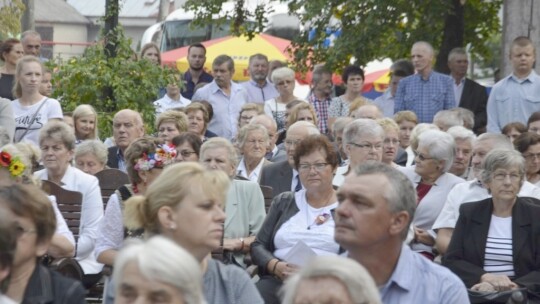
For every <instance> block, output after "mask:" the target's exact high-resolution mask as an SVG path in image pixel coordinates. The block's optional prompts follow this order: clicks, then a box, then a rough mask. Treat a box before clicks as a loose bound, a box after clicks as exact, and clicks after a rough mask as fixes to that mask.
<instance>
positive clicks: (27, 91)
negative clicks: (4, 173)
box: [12, 56, 63, 146]
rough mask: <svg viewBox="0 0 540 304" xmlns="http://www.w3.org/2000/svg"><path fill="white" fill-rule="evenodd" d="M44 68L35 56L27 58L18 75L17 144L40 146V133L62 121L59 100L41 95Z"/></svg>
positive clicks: (18, 67) (15, 137) (18, 69)
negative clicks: (48, 125) (53, 121)
mask: <svg viewBox="0 0 540 304" xmlns="http://www.w3.org/2000/svg"><path fill="white" fill-rule="evenodd" d="M43 71H44V69H43V65H42V64H41V62H40V61H39V58H37V57H35V56H24V57H23V58H21V59H20V60H19V61H18V63H17V68H16V72H15V85H14V94H15V96H16V97H17V99H15V100H14V101H13V104H12V105H13V114H14V116H15V136H14V138H13V141H14V142H19V141H21V140H25V141H29V142H31V143H33V144H35V145H36V146H38V145H39V143H38V133H39V130H40V129H41V128H42V127H43V126H44V125H45V124H46V123H47V122H48V121H50V120H62V118H63V115H62V109H61V107H60V103H59V102H58V100H56V99H52V98H48V97H46V96H43V95H41V94H40V93H39V86H40V84H41V79H42V77H43Z"/></svg>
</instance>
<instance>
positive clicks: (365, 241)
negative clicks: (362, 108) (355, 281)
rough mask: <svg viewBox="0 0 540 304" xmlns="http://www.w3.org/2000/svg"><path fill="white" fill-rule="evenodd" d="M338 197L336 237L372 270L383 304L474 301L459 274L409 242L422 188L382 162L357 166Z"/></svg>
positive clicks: (350, 256) (348, 176) (359, 260)
mask: <svg viewBox="0 0 540 304" xmlns="http://www.w3.org/2000/svg"><path fill="white" fill-rule="evenodd" d="M337 198H338V202H339V206H338V207H337V208H336V211H335V216H334V220H335V224H336V227H335V231H334V238H335V240H336V242H337V243H338V244H340V245H341V247H343V248H344V249H345V250H347V252H348V256H349V258H351V259H353V260H355V261H357V262H358V263H360V264H362V266H364V267H365V268H366V269H367V270H368V272H369V273H370V274H371V276H372V277H373V279H374V280H375V284H376V285H377V286H379V291H380V295H381V299H382V302H383V303H438V304H445V303H448V304H454V303H469V298H468V295H467V289H466V287H465V285H464V284H463V282H462V281H461V280H460V279H459V278H458V277H457V276H456V275H455V274H453V273H452V272H451V271H450V270H449V269H447V268H445V267H442V266H440V265H437V264H435V263H433V262H431V261H429V260H428V259H426V258H424V257H422V256H421V255H419V254H417V253H414V252H413V251H412V250H411V249H410V248H409V246H408V245H406V244H404V242H403V241H404V240H405V238H406V235H407V232H408V230H409V226H410V224H411V221H412V219H413V217H414V213H415V209H416V191H415V189H414V187H413V185H412V184H411V183H410V182H409V180H408V179H407V177H406V176H405V175H404V174H403V173H401V172H399V171H398V170H396V169H394V168H392V167H390V166H388V165H385V164H382V163H377V162H370V163H366V164H363V165H361V166H359V167H355V168H354V169H353V170H352V172H351V173H350V174H348V175H347V177H346V178H345V181H344V183H343V185H342V186H341V187H340V188H339V190H338V191H337Z"/></svg>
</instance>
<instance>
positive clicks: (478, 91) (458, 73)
mask: <svg viewBox="0 0 540 304" xmlns="http://www.w3.org/2000/svg"><path fill="white" fill-rule="evenodd" d="M448 68H450V76H451V77H452V80H453V81H452V82H453V84H452V85H453V87H454V98H455V101H456V107H461V108H464V109H468V110H470V111H471V112H473V113H474V122H475V124H474V127H473V130H474V132H475V133H477V134H479V133H483V132H484V131H485V129H486V124H487V113H486V105H487V101H488V95H487V91H486V88H485V87H484V86H482V85H480V84H478V83H477V82H476V81H474V80H472V79H469V78H467V70H468V68H469V59H468V56H467V52H466V51H465V50H464V49H463V48H455V49H452V50H451V51H450V53H449V54H448Z"/></svg>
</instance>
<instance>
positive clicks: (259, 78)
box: [240, 53, 279, 104]
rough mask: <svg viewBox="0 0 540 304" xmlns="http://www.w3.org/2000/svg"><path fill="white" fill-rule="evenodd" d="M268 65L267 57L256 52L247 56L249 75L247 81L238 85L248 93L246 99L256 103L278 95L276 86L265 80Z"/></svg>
mask: <svg viewBox="0 0 540 304" xmlns="http://www.w3.org/2000/svg"><path fill="white" fill-rule="evenodd" d="M268 71H269V66H268V57H266V55H264V54H261V53H257V54H255V55H251V56H250V57H249V77H250V78H251V79H250V80H248V81H245V82H242V83H241V84H240V85H242V86H243V87H244V89H246V91H247V93H248V101H249V102H254V103H258V104H264V102H265V101H267V100H269V99H272V98H276V97H278V95H279V93H278V91H277V90H276V87H275V86H274V85H273V84H271V83H269V82H268V81H267V76H268Z"/></svg>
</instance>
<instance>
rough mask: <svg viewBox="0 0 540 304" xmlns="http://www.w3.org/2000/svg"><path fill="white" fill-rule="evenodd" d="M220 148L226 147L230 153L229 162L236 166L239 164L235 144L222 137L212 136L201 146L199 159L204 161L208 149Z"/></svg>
mask: <svg viewBox="0 0 540 304" xmlns="http://www.w3.org/2000/svg"><path fill="white" fill-rule="evenodd" d="M218 148H225V150H226V151H227V154H228V155H227V158H228V159H229V162H231V165H232V166H233V167H235V168H236V166H238V155H237V153H236V148H235V147H234V146H233V144H231V142H230V141H228V140H227V139H225V138H222V137H212V138H210V139H208V140H207V141H205V142H204V143H203V144H202V146H201V152H200V157H199V159H200V160H201V161H202V159H203V158H204V154H205V153H206V151H208V150H212V149H218Z"/></svg>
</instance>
